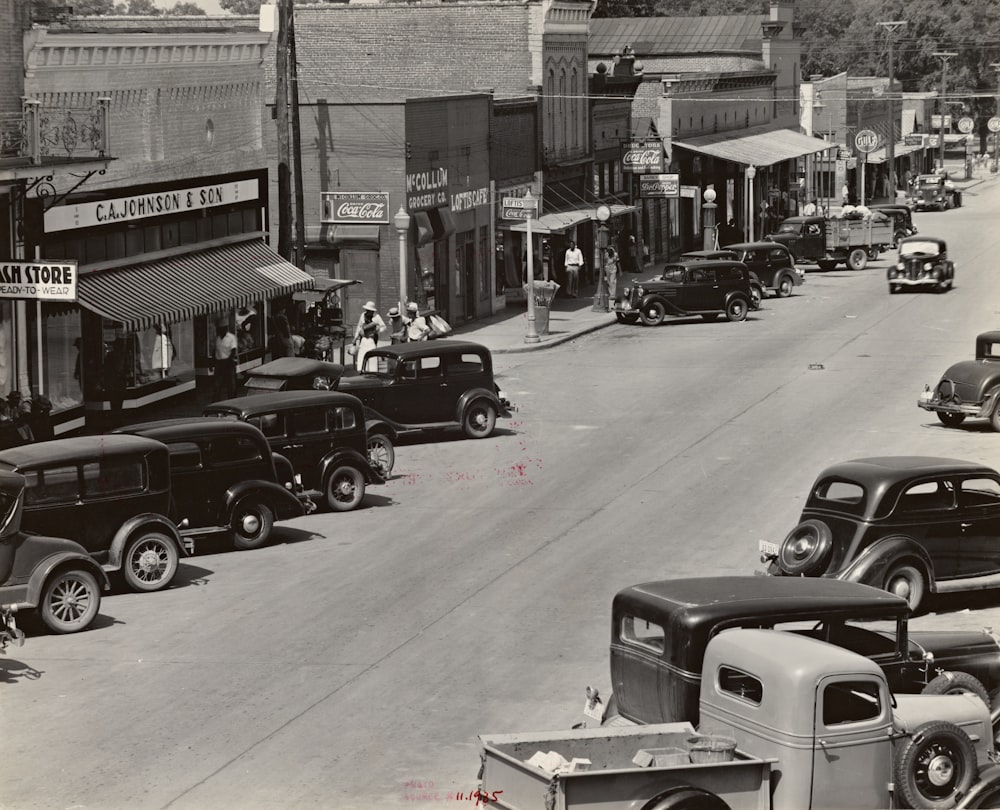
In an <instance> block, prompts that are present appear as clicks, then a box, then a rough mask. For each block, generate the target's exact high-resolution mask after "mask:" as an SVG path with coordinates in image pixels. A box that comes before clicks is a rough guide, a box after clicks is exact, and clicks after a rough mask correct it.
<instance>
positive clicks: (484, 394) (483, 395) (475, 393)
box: [455, 388, 510, 424]
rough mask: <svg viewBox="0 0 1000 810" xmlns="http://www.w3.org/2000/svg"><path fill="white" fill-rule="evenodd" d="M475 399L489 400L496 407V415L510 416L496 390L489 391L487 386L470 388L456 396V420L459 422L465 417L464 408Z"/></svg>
mask: <svg viewBox="0 0 1000 810" xmlns="http://www.w3.org/2000/svg"><path fill="white" fill-rule="evenodd" d="M477 399H485V400H487V401H488V402H490V403H491V404H492V405H493V407H494V408H496V409H497V416H503V417H509V416H510V414H509V413H508V412H507V409H506V408H505V407H504V406H503V403H502V402H501V401H500V398H499V397H498V396H497V395H496V391H490V390H489V389H488V388H470V389H469V390H468V391H466V392H465V393H464V394H462V396H460V397H459V398H458V403H457V404H456V406H455V421H456V422H458V423H459V424H461V423H462V419H464V418H465V411H466V409H467V408H468V407H469V405H470V404H472V402H474V401H475V400H477Z"/></svg>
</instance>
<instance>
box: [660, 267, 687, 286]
mask: <svg viewBox="0 0 1000 810" xmlns="http://www.w3.org/2000/svg"><path fill="white" fill-rule="evenodd" d="M660 281H674V282H677V283H678V284H679V283H680V282H682V281H684V268H683V267H664V268H663V275H661V276H660Z"/></svg>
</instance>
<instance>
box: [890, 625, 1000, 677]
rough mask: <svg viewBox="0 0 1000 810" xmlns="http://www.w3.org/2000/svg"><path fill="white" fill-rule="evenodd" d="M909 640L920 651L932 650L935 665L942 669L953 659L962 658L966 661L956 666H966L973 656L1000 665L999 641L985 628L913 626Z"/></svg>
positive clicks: (988, 663) (979, 660)
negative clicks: (958, 628) (914, 628)
mask: <svg viewBox="0 0 1000 810" xmlns="http://www.w3.org/2000/svg"><path fill="white" fill-rule="evenodd" d="M909 641H910V643H911V644H912V645H916V646H917V647H919V648H920V651H921V652H924V653H932V654H933V655H934V663H935V666H939V667H942V668H943V669H948V668H949V667H948V666H947V664H948V662H950V661H952V662H958V661H960V662H962V664H963V665H962V666H956V667H955V668H956V669H962V670H967V665H968V664H969V663H971V662H972V661H973V660H975V661H976V662H977V663H979V664H980V665H982V666H991V668H992V669H993V670H994V671H996V670H998V669H1000V644H998V643H997V640H996V639H995V638H994V637H993V636H991V635H990V634H989V633H987V632H986V631H984V630H911V631H910V633H909ZM987 688H990V687H987Z"/></svg>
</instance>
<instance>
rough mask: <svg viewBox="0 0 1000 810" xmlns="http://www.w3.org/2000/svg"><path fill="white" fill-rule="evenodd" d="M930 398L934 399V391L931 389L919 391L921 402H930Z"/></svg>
mask: <svg viewBox="0 0 1000 810" xmlns="http://www.w3.org/2000/svg"><path fill="white" fill-rule="evenodd" d="M932 399H934V392H933V391H921V392H920V401H921V402H930V401H931V400H932Z"/></svg>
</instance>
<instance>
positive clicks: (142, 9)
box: [125, 0, 163, 17]
mask: <svg viewBox="0 0 1000 810" xmlns="http://www.w3.org/2000/svg"><path fill="white" fill-rule="evenodd" d="M125 13H126V14H130V15H132V16H136V17H159V16H160V14H162V13H163V12H162V11H160V9H159V7H158V6H157V5H156V3H154V2H153V0H128V10H127V11H126V12H125Z"/></svg>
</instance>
